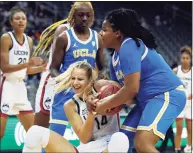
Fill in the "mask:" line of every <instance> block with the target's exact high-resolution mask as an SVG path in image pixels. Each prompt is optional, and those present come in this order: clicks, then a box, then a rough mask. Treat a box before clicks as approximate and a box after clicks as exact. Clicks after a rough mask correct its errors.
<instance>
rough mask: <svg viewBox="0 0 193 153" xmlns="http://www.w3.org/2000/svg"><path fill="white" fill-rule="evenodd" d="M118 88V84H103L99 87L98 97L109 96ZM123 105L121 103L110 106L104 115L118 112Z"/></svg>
mask: <svg viewBox="0 0 193 153" xmlns="http://www.w3.org/2000/svg"><path fill="white" fill-rule="evenodd" d="M119 90H120V88H119V87H118V86H115V85H111V84H110V85H105V86H103V87H101V89H100V92H101V94H100V97H99V99H103V98H105V97H107V96H110V95H112V94H115V93H117V92H118V91H119ZM122 107H123V105H122V104H121V105H120V106H117V107H114V108H111V109H110V110H107V113H106V115H114V114H117V113H118V112H120V111H121V109H122Z"/></svg>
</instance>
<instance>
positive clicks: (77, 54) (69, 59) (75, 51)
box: [59, 28, 98, 73]
mask: <svg viewBox="0 0 193 153" xmlns="http://www.w3.org/2000/svg"><path fill="white" fill-rule="evenodd" d="M89 31H90V37H89V38H88V39H87V40H86V41H82V40H80V39H78V37H77V36H76V34H75V32H74V29H73V28H71V29H69V30H67V31H65V33H66V35H67V38H68V45H67V48H66V53H65V56H64V58H63V62H62V65H61V67H60V70H59V71H60V73H63V72H64V71H66V70H67V69H68V67H69V66H70V65H71V64H73V63H75V62H77V61H84V60H85V61H87V62H88V63H89V64H90V65H91V66H92V67H93V68H94V67H95V63H96V54H97V50H98V36H97V32H96V31H94V30H91V29H89Z"/></svg>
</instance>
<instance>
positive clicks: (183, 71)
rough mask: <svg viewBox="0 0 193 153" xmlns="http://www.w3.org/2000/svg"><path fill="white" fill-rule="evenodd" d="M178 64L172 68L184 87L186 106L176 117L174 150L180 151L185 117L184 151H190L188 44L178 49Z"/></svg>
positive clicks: (190, 96)
mask: <svg viewBox="0 0 193 153" xmlns="http://www.w3.org/2000/svg"><path fill="white" fill-rule="evenodd" d="M180 54H181V55H180V57H181V60H180V63H181V64H180V65H179V66H178V67H177V68H175V69H174V72H175V73H176V74H177V76H178V77H179V78H180V80H181V81H182V82H183V84H184V86H185V89H186V96H187V101H186V106H185V108H184V110H183V111H182V112H181V113H180V114H179V116H178V117H177V119H176V128H177V132H176V137H175V149H176V152H180V151H181V146H180V142H181V135H182V129H183V119H184V118H185V119H186V123H187V133H188V137H187V140H188V143H187V146H186V147H185V148H184V152H192V151H193V150H192V113H191V110H192V109H193V107H192V106H193V105H192V103H191V102H192V92H191V87H192V81H191V80H192V77H191V71H192V65H191V57H192V51H191V48H190V47H188V46H184V47H182V48H181V49H180Z"/></svg>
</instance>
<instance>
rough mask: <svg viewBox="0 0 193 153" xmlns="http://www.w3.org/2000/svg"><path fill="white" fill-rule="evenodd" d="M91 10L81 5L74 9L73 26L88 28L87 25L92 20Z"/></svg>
mask: <svg viewBox="0 0 193 153" xmlns="http://www.w3.org/2000/svg"><path fill="white" fill-rule="evenodd" d="M92 16H93V14H92V9H91V8H90V6H89V5H86V4H82V5H79V6H78V7H77V8H76V12H75V14H74V21H75V26H78V27H82V28H88V26H89V23H90V22H91V20H92Z"/></svg>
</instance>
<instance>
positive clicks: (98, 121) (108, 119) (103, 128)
mask: <svg viewBox="0 0 193 153" xmlns="http://www.w3.org/2000/svg"><path fill="white" fill-rule="evenodd" d="M72 100H73V101H74V103H75V104H76V110H77V113H78V114H79V115H80V117H81V119H82V121H83V123H85V121H86V119H87V116H88V110H87V106H86V103H85V102H84V101H83V100H82V99H81V98H79V97H78V96H76V95H75V96H74V97H73V98H72ZM118 131H119V116H118V115H117V114H115V115H109V116H108V115H97V116H96V117H95V122H94V129H93V138H92V140H97V139H98V138H100V137H103V136H106V135H108V134H113V133H115V132H118Z"/></svg>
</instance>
